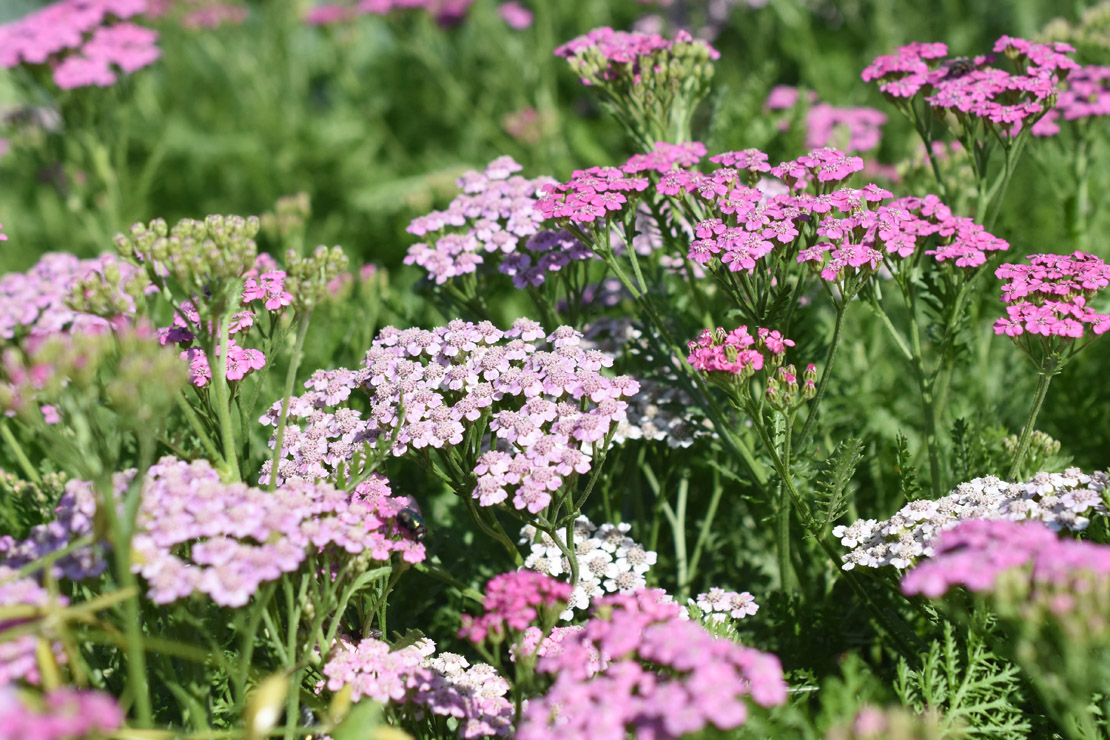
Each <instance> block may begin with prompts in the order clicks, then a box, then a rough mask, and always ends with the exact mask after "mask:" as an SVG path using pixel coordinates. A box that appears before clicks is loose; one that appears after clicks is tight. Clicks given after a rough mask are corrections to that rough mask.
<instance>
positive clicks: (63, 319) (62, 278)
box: [0, 252, 141, 348]
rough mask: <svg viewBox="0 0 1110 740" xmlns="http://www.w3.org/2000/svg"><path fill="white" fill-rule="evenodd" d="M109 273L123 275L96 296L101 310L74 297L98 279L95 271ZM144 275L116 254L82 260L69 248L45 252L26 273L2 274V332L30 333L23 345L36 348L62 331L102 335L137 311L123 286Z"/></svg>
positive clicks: (12, 335)
mask: <svg viewBox="0 0 1110 740" xmlns="http://www.w3.org/2000/svg"><path fill="white" fill-rule="evenodd" d="M106 273H107V274H115V275H117V276H118V278H119V279H118V280H117V282H116V285H115V286H110V287H106V288H105V289H104V290H103V291H100V292H99V293H98V295H97V296H96V299H97V300H99V302H100V304H99V306H100V308H101V309H102V310H101V311H98V312H97V314H99V315H93V314H92V313H91V312H87V311H85V310H83V307H81V306H77V305H74V304H73V303H71V302H70V301H69V298H70V296H71V292H72V291H73V290H78V291H80V292H81V293H82V295H84V294H85V293H86V290H85V287H84V286H85V285H86V284H87V282H88V283H91V282H93V281H91V280H90V278H91V276H92V275H94V274H95V275H96V276H97V277H98V278H103V277H104V276H105V274H106ZM140 276H141V273H140V272H139V271H138V270H137V269H136V268H134V267H133V266H132V265H130V264H128V263H126V262H121V261H120V260H119V259H117V258H116V257H114V256H111V255H104V256H102V257H99V258H96V259H87V260H82V259H79V258H78V257H76V256H75V255H72V254H68V253H65V252H50V253H48V254H45V255H43V256H42V258H41V259H39V261H38V262H37V263H35V265H34V266H33V267H31V269H29V270H28V271H27V272H10V273H8V274H6V275H4V276H3V277H0V337H2V338H4V339H22V338H24V337H26V340H25V342H24V345H25V346H26V347H28V348H34V347H36V346H38V345H39V344H41V342H42V341H43V340H44V339H45V338H46V337H49V336H51V335H53V334H57V333H61V332H73V333H75V334H102V333H104V332H106V331H108V330H109V329H111V328H112V327H114V326H115V327H118V326H120V325H122V324H123V323H126V322H127V321H128V320H129V319H130V318H131V317H133V316H134V314H135V299H134V297H133V296H132V295H130V294H129V293H127V292H125V291H124V290H122V289H120V286H121V284H126V283H128V282H129V281H130V280H131V279H133V278H136V277H140ZM140 295H141V293H140ZM89 297H90V298H93V296H91V295H90V296H89Z"/></svg>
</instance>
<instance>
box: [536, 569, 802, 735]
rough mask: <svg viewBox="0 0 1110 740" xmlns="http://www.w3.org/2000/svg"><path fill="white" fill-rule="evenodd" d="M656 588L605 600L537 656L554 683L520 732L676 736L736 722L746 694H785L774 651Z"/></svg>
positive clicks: (766, 698) (766, 700) (777, 700)
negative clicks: (689, 610)
mask: <svg viewBox="0 0 1110 740" xmlns="http://www.w3.org/2000/svg"><path fill="white" fill-rule="evenodd" d="M662 596H663V592H661V591H658V590H643V591H638V592H636V593H633V594H627V595H618V596H609V597H606V598H605V599H602V600H601V601H600V602H599V606H598V607H597V609H596V613H595V616H594V617H593V619H591V620H590V621H589V622H587V623H586V625H585V628H584V629H583V630H581V631H577V632H571V633H568V634H567V635H566V636H565V637H563V639H562V640H561V642H560V648H561V649H560V650H558V651H557V652H554V653H549V654H547V655H545V656H544V657H543V658H541V659H540V661H539V663H538V666H537V667H538V670H540V671H541V672H545V673H549V674H551V675H553V676H554V677H555V680H554V684H553V685H552V687H551V689H550V690H549V691H548V693H547V694H546V695H544V696H543V697H541V698H539V699H533V700H531V701H530V702H529V703H528V706H527V707H526V709H525V711H524V715H523V717H522V718H521V725H520V727H519V728H518V730H517V735H516V736H517V738H519V739H520V740H532V739H533V738H547V737H551V736H552V734H553V733H557V734H558V736H559V737H560V738H568V739H570V740H573V739H574V738H590V739H591V740H608V739H609V738H613V740H619V739H623V738H625V737H626V736H627V735H628V734H629V733H632V734H634V735H637V736H640V735H647V734H648V733H650V736H651V737H655V738H678V737H682V736H684V735H686V734H689V733H695V732H699V731H701V730H703V729H705V728H707V727H708V726H710V725H712V726H713V727H716V728H718V729H721V730H731V729H735V728H737V727H740V726H742V725H743V724H744V723H745V722H746V721H747V718H748V714H749V705H748V702H749V701H751V702H753V703H755V704H758V705H760V706H763V707H771V706H776V705H779V704H782V703H784V702H785V701H786V682H785V681H784V679H783V675H782V666H781V664H780V663H779V660H778V658H777V657H775V656H774V655H771V654H769V653H763V652H760V651H758V650H754V649H752V648H748V647H744V646H742V645H738V644H736V643H735V642H733V641H732V640H726V639H719V638H714V637H713V636H712V635H710V634H709V633H708V632H706V631H705V630H704V629H703V628H702V627H700V626H699V625H697V624H696V623H694V622H691V621H685V620H683V619H682V617H681V614H682V613H683V611H684V610H683V609H682V607H680V606H678V605H677V604H674V603H673V602H672V603H668V602H665V601H661V597H662ZM595 655H600V656H601V662H602V665H603V666H604V667H603V668H601V670H598V661H597V659H596V658H593V657H591V656H595ZM600 707H604V711H601V710H599V708H600Z"/></svg>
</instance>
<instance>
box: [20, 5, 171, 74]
mask: <svg viewBox="0 0 1110 740" xmlns="http://www.w3.org/2000/svg"><path fill="white" fill-rule="evenodd" d="M146 5H147V4H146V0H62V1H61V2H56V3H54V4H53V5H49V6H47V7H45V8H43V9H42V10H38V11H36V12H34V13H31V14H30V15H27V16H24V17H23V18H22V19H20V20H18V21H13V22H11V23H8V24H5V25H2V26H0V67H5V68H8V69H11V68H13V67H17V66H19V65H20V64H29V65H43V64H48V65H50V66H51V67H52V68H53V76H54V82H55V84H57V85H58V87H60V88H63V89H72V88H76V87H88V86H99V87H107V86H109V85H112V84H114V83H115V82H116V79H117V73H116V69H117V68H118V69H119V70H121V71H122V72H124V73H126V74H131V73H133V72H136V71H137V70H139V69H142V68H143V67H146V66H149V65H150V64H153V63H154V61H155V60H157V59H158V57H159V56H161V53H162V52H161V51H160V50H159V49H158V47H157V46H156V45H155V44H156V42H157V40H158V33H157V32H156V31H153V30H151V29H149V28H144V27H142V26H137V25H135V24H133V23H129V22H123V19H126V18H130V17H132V16H135V15H138V14H140V13H143V12H144V11H145V10H146Z"/></svg>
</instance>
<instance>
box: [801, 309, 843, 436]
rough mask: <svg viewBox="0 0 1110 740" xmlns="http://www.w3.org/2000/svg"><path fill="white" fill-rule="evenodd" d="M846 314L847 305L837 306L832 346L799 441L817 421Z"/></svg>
mask: <svg viewBox="0 0 1110 740" xmlns="http://www.w3.org/2000/svg"><path fill="white" fill-rule="evenodd" d="M847 312H848V307H847V305H840V304H837V306H836V321H835V323H834V324H833V335H832V344H830V345H829V354H828V355H827V356H826V357H825V369H824V371H823V372H822V373H821V381H820V382H819V383H818V384H817V395H816V396H814V397H813V401H812V402H811V403H810V404H809V414H808V415H807V416H806V421H805V424H803V425H802V433H801V434H799V435H798V439H799V440H803V441H804V440H805V439H807V435H808V434H809V432H810V429H811V428H812V427H813V423H814V421H816V420H817V408H818V406H820V405H821V399H822V398H824V397H825V389H826V388H827V387H828V385H829V378H830V377H832V369H833V363H834V362H835V361H836V350H837V348H839V347H840V333H841V331H842V330H843V329H844V315H845V314H846V313H847Z"/></svg>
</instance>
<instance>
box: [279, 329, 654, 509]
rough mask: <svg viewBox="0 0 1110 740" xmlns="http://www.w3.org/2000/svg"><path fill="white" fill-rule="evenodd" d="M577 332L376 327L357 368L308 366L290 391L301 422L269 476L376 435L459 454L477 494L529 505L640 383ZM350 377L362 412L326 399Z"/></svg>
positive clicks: (540, 502) (543, 503) (348, 457)
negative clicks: (304, 378) (295, 392)
mask: <svg viewBox="0 0 1110 740" xmlns="http://www.w3.org/2000/svg"><path fill="white" fill-rule="evenodd" d="M581 341H582V335H581V334H580V333H579V332H577V331H575V330H574V329H572V328H570V327H566V326H564V327H560V328H558V329H556V330H555V331H553V332H551V333H550V334H546V333H545V332H544V331H543V329H542V327H540V325H539V324H537V323H536V322H534V321H531V320H528V319H518V320H517V321H516V322H515V323H514V324H513V326H512V328H511V329H509V330H508V331H501V330H500V329H497V328H496V327H494V326H493V325H492V324H490V323H489V322H482V323H480V324H472V323H469V322H466V321H461V320H455V321H452V322H449V323H448V324H447V326H445V327H440V328H437V329H434V330H432V331H426V330H423V329H406V330H403V331H402V330H399V329H395V328H393V327H387V328H385V329H383V330H382V331H381V332H379V334H378V336H377V338H376V339H375V340H374V343H373V345H372V347H371V349H370V350H369V351H368V352H367V354H366V357H365V358H364V360H363V363H362V365H363V367H362V369H360V370H358V371H350V370H336V371H330V372H324V373H320V374H317V375H313V377H312V378H310V379H309V387H311V388H313V389H314V390H313V391H311V392H310V393H308V394H305V395H303V396H300V397H298V398H295V399H293V401H292V403H291V405H290V412H289V413H290V418H291V419H293V420H299V419H306V420H307V423H306V426H305V428H303V429H301V428H299V427H297V426H295V425H290V427H289V428H288V429H287V431H286V438H285V444H284V445H283V448H284V449H283V450H282V453H281V456H280V461H279V467H278V476H279V478H280V479H282V480H286V479H289V478H293V477H299V478H307V479H310V480H311V479H316V478H322V477H327V476H329V475H332V474H334V472H335V471H337V469H338V468H339V467H340V466H341V465H347V466H350V465H351V464H352V462H354V461H355V457H356V455H357V454H359V453H360V452H361V451H362V450H364V449H365V446H366V445H367V444H371V445H373V444H377V443H378V442H379V441H382V442H388V443H389V444H390V447H391V451H392V453H393V454H394V455H395V456H400V455H404V454H407V453H410V452H412V453H414V454H422V452H423V451H425V450H439V451H441V452H442V453H443V454H461V455H462V456H463V459H462V462H461V463H459V464H462V465H468V466H473V467H472V468H468V469H472V470H473V473H474V475H475V477H476V479H477V484H476V486H475V488H474V489H473V491H472V492H471V495H472V496H473V497H474V498H475V499H477V501H478V503H479V505H481V506H494V505H496V504H501V503H503V502H505V501H507V500H509V499H510V498H511V499H512V505H513V507H515V508H517V509H520V510H523V509H527V510H528V511H530V512H532V513H539V512H540V511H543V510H544V509H545V508H546V507H547V505H548V504H549V503H551V501H552V495H553V494H554V493H555V492H556V491H558V490H559V489H560V488H561V487H562V486H563V485H564V483H565V482H566V480H567V479H568V478H571V477H573V476H575V475H581V474H583V473H587V472H589V471H590V469H591V467H592V463H591V458H590V454H587V453H591V454H592V451H593V450H594V449H595V448H598V447H599V446H601V445H604V444H605V443H606V439H607V437H608V435H609V434H610V432H611V430H612V429H613V428H614V427H615V425H616V424H617V423H618V422H619V421H620V420H621V419H623V418H624V414H625V409H626V408H627V406H628V404H627V402H626V401H625V400H624V399H625V398H626V397H629V396H632V395H633V394H635V393H636V392H637V390H638V389H639V385H638V383H637V382H636V381H635V380H633V379H632V378H629V377H626V376H618V377H615V378H609V377H606V376H604V375H602V374H601V370H602V369H603V368H606V367H611V366H612V364H613V360H612V358H611V357H609V356H608V355H606V354H604V353H602V352H598V351H596V350H584V349H582V348H581V347H580V346H579V345H580V343H581ZM359 387H361V388H362V389H364V390H365V391H366V392H367V393H368V394H369V395H370V403H371V408H370V412H369V418H367V419H365V420H364V419H362V416H361V413H360V412H358V411H356V410H353V409H339V410H337V411H336V412H334V413H329V412H328V411H327V410H326V409H327V407H329V406H333V405H335V404H337V403H340V402H342V401H343V400H345V399H347V398H348V397H349V396H350V394H351V391H353V390H354V389H355V388H359ZM280 413H281V409H280V404H275V405H274V407H273V408H271V410H270V411H269V412H268V413H267V414H266V415H265V416H263V417H262V422H263V423H264V424H275V423H276V422H277V420H278V418H279V417H280ZM468 427H469V428H470V430H471V431H470V432H468ZM475 430H477V431H476V432H475ZM290 432H291V433H290ZM487 435H488V436H487ZM263 475H264V476H265V477H267V478H268V476H269V475H270V470H269V466H268V465H264V466H263ZM459 493H460V494H461V495H466V492H464V491H460V492H459Z"/></svg>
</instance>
